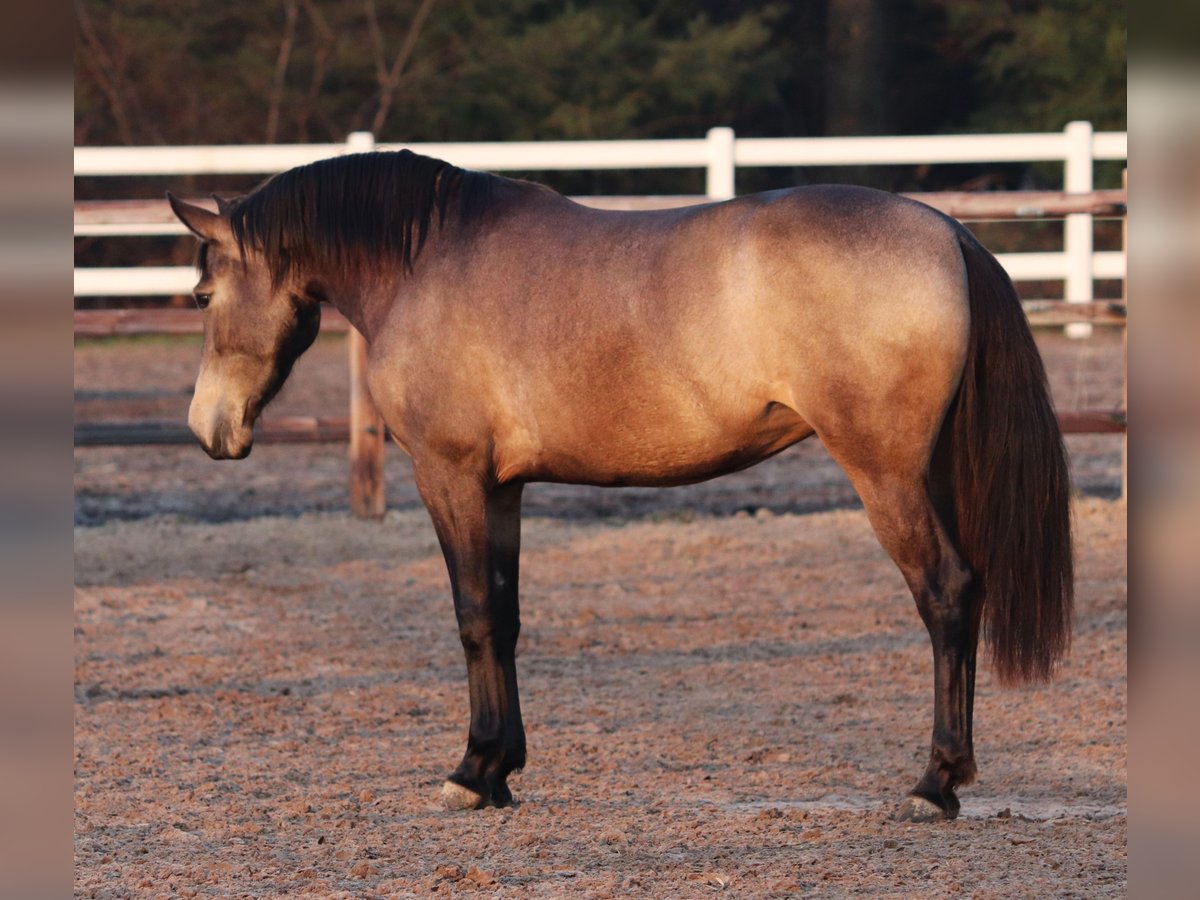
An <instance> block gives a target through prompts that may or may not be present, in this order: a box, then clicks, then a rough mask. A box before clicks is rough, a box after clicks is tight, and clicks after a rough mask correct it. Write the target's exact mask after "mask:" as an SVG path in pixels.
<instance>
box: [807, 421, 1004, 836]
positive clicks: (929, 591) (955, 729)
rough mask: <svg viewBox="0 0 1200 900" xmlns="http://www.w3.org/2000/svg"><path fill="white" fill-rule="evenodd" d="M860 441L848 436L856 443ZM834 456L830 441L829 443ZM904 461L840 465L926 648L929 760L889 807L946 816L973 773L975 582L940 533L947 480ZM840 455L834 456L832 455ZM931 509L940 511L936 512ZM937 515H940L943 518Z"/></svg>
mask: <svg viewBox="0 0 1200 900" xmlns="http://www.w3.org/2000/svg"><path fill="white" fill-rule="evenodd" d="M862 446H863V445H862V444H861V443H858V442H856V447H857V448H858V449H861V447H862ZM830 451H831V453H833V455H834V457H835V458H837V456H838V453H837V449H836V444H835V445H834V446H833V447H830ZM918 455H919V456H920V457H921V458H920V459H917V460H914V461H913V462H912V464H911V465H909V466H899V467H897V465H896V463H895V460H892V461H890V463H889V464H888V465H886V466H878V467H871V466H864V465H862V464H861V460H859V463H860V464H859V465H857V466H854V467H848V466H845V464H844V463H843V467H844V468H846V469H847V473H848V474H849V475H850V478H851V480H852V481H853V482H854V485H855V487H856V489H857V490H858V493H859V496H860V497H861V498H862V501H863V505H864V506H865V508H866V511H867V515H868V517H869V518H870V521H871V525H872V527H873V528H874V530H875V533H876V535H877V536H878V538H879V541H880V543H881V544H882V545H883V548H884V550H886V551H887V552H888V554H889V555H890V556H891V557H892V559H893V560H894V561H895V563H896V565H897V566H898V567H899V569H900V572H901V574H903V576H904V579H905V581H906V582H907V584H908V587H909V590H910V591H911V592H912V595H913V599H914V600H915V601H916V605H917V611H918V613H919V614H920V616H921V620H922V621H923V622H924V623H925V627H926V629H927V631H928V632H929V638H930V642H931V644H932V646H933V689H934V711H933V735H932V740H931V749H930V757H929V763H928V765H927V766H926V768H925V771H924V773H923V774H922V775H921V777H920V779H919V780H918V781H917V784H916V787H914V788H913V790H912V791H911V792H910V794H909V796H908V798H907V799H906V800H905V801H904V803H902V804H901V806H900V807H899V809H898V810H897V812H896V816H897V818H900V819H903V820H908V821H933V820H939V819H953V818H955V817H956V816H957V815H958V811H959V801H958V796H957V794H956V793H955V788H957V787H959V786H961V785H966V784H969V783H970V782H971V781H973V780H974V778H975V752H974V745H973V742H972V708H973V705H974V695H975V654H976V647H977V645H978V641H979V614H980V607H981V604H980V597H979V591H978V585H977V582H976V580H975V579H974V577H973V575H972V573H971V571H970V569H969V568H968V567H967V565H966V564H965V563H964V562H963V560H962V558H961V557H960V555H959V553H958V551H957V549H956V548H955V546H954V543H953V541H952V540H951V538H950V535H949V533H948V531H947V528H946V525H945V524H944V523H945V521H948V520H949V515H950V514H949V512H948V499H949V490H948V486H945V485H942V484H940V480H939V479H938V478H937V477H935V478H934V479H932V483H931V479H930V478H929V476H928V474H927V472H928V461H927V458H928V454H918ZM839 461H841V460H839ZM939 508H940V509H941V510H942V514H939ZM943 515H945V518H943Z"/></svg>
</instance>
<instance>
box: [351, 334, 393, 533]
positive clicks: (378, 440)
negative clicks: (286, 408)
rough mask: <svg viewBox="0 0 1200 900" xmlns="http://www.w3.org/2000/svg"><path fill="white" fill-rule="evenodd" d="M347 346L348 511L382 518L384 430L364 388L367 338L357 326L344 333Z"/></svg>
mask: <svg viewBox="0 0 1200 900" xmlns="http://www.w3.org/2000/svg"><path fill="white" fill-rule="evenodd" d="M347 344H348V345H349V348H350V511H351V512H353V513H354V515H355V516H357V517H358V518H360V519H379V518H382V516H383V513H384V510H385V508H386V505H385V503H384V495H383V443H384V437H385V431H384V426H383V419H381V418H380V417H379V413H378V411H377V410H376V409H375V404H374V403H373V402H372V400H371V392H370V391H369V390H368V389H367V342H366V340H365V339H364V338H363V336H362V335H361V334H359V333H358V330H357V329H355V328H351V329H350V332H349V334H348V336H347Z"/></svg>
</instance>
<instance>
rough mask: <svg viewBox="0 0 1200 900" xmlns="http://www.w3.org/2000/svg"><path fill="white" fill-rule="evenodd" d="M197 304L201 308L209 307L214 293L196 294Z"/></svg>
mask: <svg viewBox="0 0 1200 900" xmlns="http://www.w3.org/2000/svg"><path fill="white" fill-rule="evenodd" d="M195 297H196V305H197V306H198V307H200V308H201V309H208V304H209V303H210V302H212V294H196V295H195Z"/></svg>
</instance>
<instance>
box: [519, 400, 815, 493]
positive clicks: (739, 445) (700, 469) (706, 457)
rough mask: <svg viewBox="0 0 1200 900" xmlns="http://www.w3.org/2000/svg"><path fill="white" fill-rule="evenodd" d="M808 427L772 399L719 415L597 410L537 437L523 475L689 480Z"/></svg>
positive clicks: (768, 450) (780, 445) (659, 483)
mask: <svg viewBox="0 0 1200 900" xmlns="http://www.w3.org/2000/svg"><path fill="white" fill-rule="evenodd" d="M812 433H813V429H812V427H811V426H810V425H809V424H808V423H807V422H805V421H804V420H803V419H802V418H801V417H800V416H799V415H798V414H797V413H796V412H795V411H793V410H791V409H789V408H788V407H786V406H783V405H781V404H779V403H774V402H768V403H764V404H763V405H762V406H760V407H759V408H758V410H757V411H755V412H750V413H747V412H742V413H741V414H730V415H725V416H713V415H706V416H694V415H693V416H685V415H678V414H676V415H671V416H663V415H658V414H649V415H646V416H637V417H630V416H627V415H626V416H611V415H601V416H598V417H593V419H592V421H591V422H589V423H588V426H587V427H584V428H580V429H579V430H578V434H577V436H576V437H568V436H565V435H563V436H557V437H558V439H556V440H555V439H552V440H548V441H545V442H544V443H542V444H541V446H540V448H539V450H538V453H537V454H536V459H534V460H530V465H529V467H528V468H529V471H528V474H526V475H525V476H524V477H526V478H528V480H534V481H560V482H568V483H571V484H595V485H601V486H609V487H621V486H642V487H668V486H672V485H680V484H692V483H695V482H697V481H705V480H707V479H709V478H715V477H717V476H718V475H724V474H726V473H729V472H735V471H737V470H739V469H744V468H747V467H748V466H752V465H754V464H755V463H758V462H761V461H762V460H764V459H766V458H767V457H769V456H772V455H774V454H776V453H778V452H779V451H780V450H783V449H784V448H785V447H788V446H790V445H792V444H794V443H796V442H797V441H800V440H803V439H804V438H806V437H808V436H810V435H811V434H812ZM546 437H550V436H549V435H547V436H546Z"/></svg>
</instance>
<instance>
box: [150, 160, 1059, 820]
mask: <svg viewBox="0 0 1200 900" xmlns="http://www.w3.org/2000/svg"><path fill="white" fill-rule="evenodd" d="M168 196H169V199H170V203H171V206H172V208H173V209H174V211H175V214H176V215H177V216H178V217H179V219H180V220H181V221H182V222H183V223H184V224H185V225H186V226H187V227H188V228H189V229H190V230H191V231H192V232H194V233H195V234H196V235H197V236H198V237H199V238H200V239H201V241H202V243H201V245H200V250H199V254H198V257H197V264H198V268H199V270H200V275H199V283H198V284H197V285H196V287H195V291H194V295H195V299H196V301H197V303H198V305H199V306H200V308H201V309H203V310H204V349H203V352H202V361H201V367H200V373H199V376H198V379H197V382H196V387H195V393H194V395H193V399H192V403H191V408H190V410H189V413H188V423H189V425H190V427H191V429H192V431H193V432H194V433H195V435H196V437H197V438H199V440H200V443H201V444H202V445H203V447H204V449H205V450H206V451H207V452H208V454H209V455H210V456H211V457H213V458H214V459H239V458H242V457H244V456H246V454H247V453H249V452H250V447H251V443H252V441H253V426H254V423H255V420H256V418H257V417H258V415H259V413H260V412H261V411H262V409H263V407H264V406H265V405H266V404H267V403H268V401H270V400H271V398H272V397H273V396H274V395H275V393H276V392H277V391H278V390H279V388H280V386H281V385H282V384H283V382H284V380H285V379H286V378H287V376H288V373H289V372H290V371H291V368H292V365H293V363H294V362H295V361H296V359H297V357H299V356H300V354H301V353H303V352H304V351H305V350H306V349H307V348H308V347H309V345H310V344H311V343H312V342H313V340H314V339H315V338H316V335H317V330H318V327H319V321H320V312H319V307H320V304H322V303H329V304H332V305H333V306H334V307H336V308H337V309H338V310H340V311H341V312H342V313H343V314H344V315H345V316H346V318H347V319H348V320H349V321H350V322H351V323H352V324H353V325H354V327H355V328H357V329H358V330H359V331H360V332H362V334H363V336H364V337H365V338H366V341H367V343H368V347H369V366H368V378H367V383H368V386H369V388H370V392H371V396H372V397H373V398H374V401H375V404H376V406H377V407H378V409H379V411H380V413H381V414H382V416H383V419H384V421H385V423H386V424H387V427H388V429H389V431H390V432H391V434H392V436H393V438H394V439H395V441H396V442H397V443H398V444H399V445H400V446H401V447H402V448H403V449H404V450H405V451H406V452H407V453H408V454H409V455H410V456H411V457H412V467H413V475H414V478H415V481H416V486H417V488H418V490H419V492H420V495H421V498H422V500H423V501H424V504H425V506H426V508H427V509H428V511H429V515H430V517H431V518H432V520H433V525H434V528H435V529H436V531H437V535H438V538H439V540H440V543H441V547H442V550H443V552H444V555H445V560H446V565H447V568H448V570H449V574H450V584H451V588H452V591H453V596H454V609H455V613H456V615H457V619H458V628H459V634H460V637H461V640H462V645H463V648H464V650H465V653H466V661H467V671H468V684H469V693H470V709H471V720H470V727H469V731H468V737H467V747H466V753H465V755H464V757H463V760H462V762H461V763H460V764H459V766H458V768H456V769H455V770H454V771H453V773H451V774H450V775H449V777H448V779H447V780H446V782H445V785H444V787H443V792H442V796H443V799H444V801H445V803H446V805H447V806H448V807H450V808H460V809H461V808H481V807H484V806H487V805H489V804H491V805H496V806H504V805H506V804H508V803H510V802H511V800H512V793H511V792H510V790H509V787H508V784H507V779H508V776H509V774H510V773H511V772H513V771H514V770H518V769H521V768H522V767H523V766H524V765H525V731H524V727H523V725H522V722H521V706H520V701H519V699H518V695H517V673H516V666H515V661H514V653H515V647H516V642H517V635H518V632H519V630H520V621H519V614H518V591H517V572H518V556H519V546H520V506H521V492H522V488H523V486H524V485H525V484H526V483H527V482H531V481H557V482H571V483H581V484H592V485H678V484H685V483H690V482H696V481H701V480H704V479H707V478H712V477H715V476H717V475H721V474H724V473H727V472H732V471H734V470H737V469H741V468H744V467H746V466H750V465H753V464H754V463H756V462H759V461H761V460H763V459H766V458H767V457H769V456H771V455H772V454H775V453H778V452H779V451H781V450H783V449H784V448H785V447H788V446H789V445H791V444H794V443H796V442H797V441H800V440H803V439H804V438H807V437H809V436H811V435H814V434H815V435H817V437H819V438H820V440H821V441H822V443H823V444H824V445H825V446H826V447H827V448H828V451H829V453H830V454H831V455H832V456H833V458H834V459H835V460H836V461H837V462H838V463H839V464H840V465H841V466H842V468H843V469H844V470H845V472H846V474H847V475H848V476H849V478H850V480H851V482H852V483H853V485H854V487H855V489H856V490H857V492H858V494H859V496H860V498H861V499H862V503H863V506H864V507H865V508H866V512H867V515H868V516H869V518H870V522H871V525H872V526H873V528H874V530H875V533H876V535H877V536H878V538H879V541H880V543H881V544H882V545H883V548H884V549H885V550H886V551H887V552H888V554H889V555H890V556H891V557H892V559H893V560H894V561H895V563H896V565H897V566H898V567H899V569H900V571H901V573H902V574H903V576H904V579H905V581H906V582H907V584H908V587H909V588H910V590H911V591H912V595H913V597H914V599H915V600H916V605H917V610H918V612H919V613H920V616H921V619H922V621H923V622H924V623H925V626H926V628H927V629H928V632H929V636H930V639H931V642H932V645H933V661H934V664H933V672H934V679H933V687H934V707H933V737H932V750H931V753H930V758H929V763H928V765H927V766H926V768H925V770H924V773H923V774H922V775H921V776H920V779H919V780H918V782H917V784H916V786H915V787H914V789H913V790H912V791H911V792H910V793H909V795H908V796H907V798H905V799H904V800H903V801H902V802H901V803H900V805H899V807H898V808H897V810H896V815H897V817H899V818H901V819H908V820H914V821H927V820H935V819H944V818H954V817H955V816H956V815H957V813H958V810H959V801H958V797H957V796H956V789H957V788H958V787H960V786H962V785H965V784H968V783H969V782H970V781H971V780H972V779H973V778H974V775H975V757H974V748H973V744H972V722H971V718H972V706H973V700H974V687H975V664H976V648H977V645H978V642H979V637H980V632H981V630H982V632H983V634H984V637H986V638H987V639H988V640H989V641H990V644H991V648H992V655H993V668H994V671H995V673H996V675H997V677H998V678H999V679H1000V680H1001V681H1003V682H1007V683H1016V682H1031V681H1038V680H1043V679H1045V678H1047V677H1049V676H1050V674H1051V673H1052V671H1053V669H1054V667H1055V664H1056V662H1057V661H1058V660H1059V659H1060V658H1061V657H1062V655H1063V653H1064V652H1065V650H1066V648H1067V644H1068V641H1069V635H1070V619H1071V604H1072V590H1073V587H1072V585H1073V579H1072V549H1071V532H1070V514H1069V508H1068V499H1069V484H1068V474H1067V465H1066V460H1065V453H1064V449H1063V444H1062V437H1061V434H1060V432H1059V428H1058V424H1057V421H1056V419H1055V416H1054V412H1053V409H1052V407H1051V403H1050V399H1049V396H1048V392H1047V387H1046V380H1045V372H1044V369H1043V366H1042V362H1041V358H1040V357H1039V355H1038V352H1037V349H1036V346H1035V345H1034V342H1033V339H1032V336H1031V334H1030V331H1029V327H1028V325H1027V323H1026V321H1025V318H1024V316H1023V314H1022V310H1021V307H1020V304H1019V302H1018V299H1017V296H1016V293H1015V291H1014V289H1013V286H1012V282H1011V281H1010V280H1009V278H1008V276H1007V275H1006V274H1005V272H1004V271H1003V269H1002V268H1001V267H1000V265H999V264H998V263H997V261H996V260H995V258H994V257H993V256H992V255H991V254H990V253H988V251H987V250H985V249H984V248H983V247H982V246H981V245H980V244H979V243H978V242H977V241H976V240H975V238H974V237H973V236H972V235H971V234H970V233H969V232H968V231H967V230H966V229H965V228H964V227H963V226H962V225H960V224H959V223H957V222H956V221H954V220H953V219H950V218H948V217H946V216H944V215H942V214H941V213H939V212H937V211H935V210H933V209H931V208H929V207H927V206H925V205H923V204H920V203H917V202H914V201H912V200H908V199H904V198H901V197H898V196H895V195H892V194H887V193H883V192H879V191H874V190H868V189H864V188H857V187H846V186H819V187H806V188H797V189H791V190H780V191H772V192H769V193H763V194H755V195H752V196H745V197H741V198H738V199H734V200H729V201H727V202H722V203H708V204H704V205H700V206H693V207H687V208H682V209H670V210H659V211H652V212H614V211H600V210H595V209H590V208H587V207H584V206H581V205H579V204H576V203H574V202H572V201H571V200H569V199H567V198H566V197H563V196H562V195H560V194H558V193H556V192H555V191H553V190H551V189H549V188H547V187H544V186H542V185H539V184H535V183H532V182H527V181H519V180H514V179H509V178H503V177H499V176H495V175H490V174H486V173H482V172H475V171H469V170H463V169H460V168H456V167H454V166H452V165H450V164H447V163H445V162H442V161H439V160H435V159H430V158H427V157H423V156H420V155H417V154H414V153H412V152H409V151H400V152H380V153H368V154H358V155H350V156H343V157H338V158H334V159H328V160H323V161H320V162H316V163H313V164H311V165H306V166H302V167H299V168H295V169H291V170H289V171H286V172H283V173H282V174H279V175H276V176H274V177H272V178H270V179H268V180H267V181H266V182H264V183H263V184H262V185H261V186H259V187H258V188H256V189H255V190H254V191H252V192H251V193H249V194H247V195H246V196H244V197H241V198H238V199H236V200H233V201H224V200H220V201H219V202H218V209H217V211H216V212H212V211H210V210H208V209H206V208H204V207H201V206H197V205H194V204H189V203H186V202H184V201H181V200H179V199H176V198H175V197H171V196H170V195H168Z"/></svg>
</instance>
